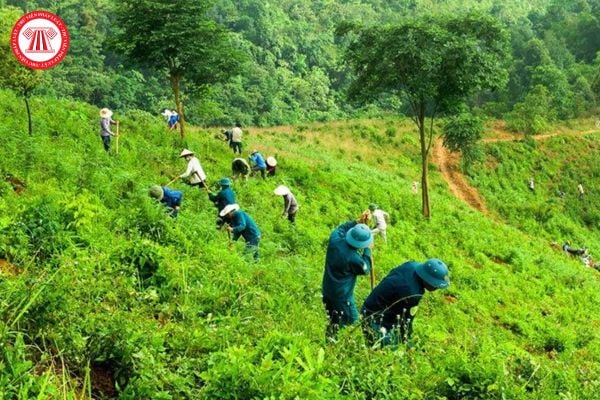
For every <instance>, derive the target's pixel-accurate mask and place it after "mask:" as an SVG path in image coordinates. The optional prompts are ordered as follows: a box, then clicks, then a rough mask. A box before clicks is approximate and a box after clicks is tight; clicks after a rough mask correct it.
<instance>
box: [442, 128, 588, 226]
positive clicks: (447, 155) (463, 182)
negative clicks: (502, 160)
mask: <svg viewBox="0 0 600 400" xmlns="http://www.w3.org/2000/svg"><path fill="white" fill-rule="evenodd" d="M503 128H504V126H502V125H496V126H494V127H493V128H492V131H493V132H494V136H493V137H487V138H484V139H483V142H484V143H494V142H509V141H516V140H521V139H523V135H515V134H511V133H508V132H506V131H505V130H504V129H503ZM595 132H598V129H593V130H588V131H585V132H574V131H565V132H554V133H548V134H544V135H536V136H533V138H534V140H544V139H548V138H551V137H553V136H558V135H563V136H581V135H586V134H589V133H595ZM431 153H432V157H433V162H434V163H435V164H436V165H437V166H438V168H439V170H440V173H441V174H442V177H443V178H444V180H445V181H446V182H447V183H448V186H449V187H450V192H452V194H453V195H454V196H456V197H457V198H459V199H460V200H462V201H464V202H465V203H467V204H468V205H469V206H470V207H472V208H474V209H475V210H478V211H480V212H482V213H484V214H485V215H487V216H492V215H491V213H490V212H489V210H488V209H487V208H486V206H485V201H484V200H483V198H482V197H481V195H480V194H479V192H478V191H477V189H475V188H474V187H473V186H471V185H469V182H467V179H466V178H465V176H464V175H463V174H462V173H461V172H460V169H459V164H460V157H459V155H458V154H456V153H451V152H450V151H449V150H448V149H447V148H445V147H444V145H443V143H442V139H441V138H437V139H436V141H435V142H434V144H433V148H432V152H431Z"/></svg>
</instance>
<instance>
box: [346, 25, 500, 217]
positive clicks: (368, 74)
mask: <svg viewBox="0 0 600 400" xmlns="http://www.w3.org/2000/svg"><path fill="white" fill-rule="evenodd" d="M350 30H351V31H353V32H354V33H355V34H356V35H355V36H354V38H353V40H352V41H351V43H350V45H349V47H348V49H347V51H346V60H347V61H348V63H349V64H350V66H351V67H352V70H353V72H354V74H355V77H354V80H353V82H352V84H351V86H350V92H349V93H350V96H351V97H353V98H356V99H361V100H372V99H375V98H377V97H379V96H380V95H382V94H384V93H385V94H391V95H395V96H399V97H401V98H402V99H403V100H405V101H407V102H408V105H409V106H410V113H411V117H412V119H413V121H414V122H415V124H416V125H417V128H418V130H419V138H420V147H421V164H422V173H421V185H422V211H423V215H424V216H425V217H426V218H429V217H430V207H429V190H428V188H429V185H428V158H429V150H430V148H431V145H432V142H433V135H434V129H433V123H434V120H435V117H436V116H437V115H438V114H439V113H440V112H442V111H444V110H446V109H448V108H449V107H450V106H454V105H456V104H457V103H458V102H461V101H464V100H465V98H467V97H468V96H470V95H471V94H473V93H475V92H476V91H478V90H482V89H486V88H491V89H494V88H497V87H500V86H501V85H504V84H505V82H506V80H507V72H506V70H505V69H504V68H503V64H504V63H503V61H504V58H506V57H507V55H508V51H507V48H508V35H507V34H506V32H505V30H504V29H503V28H502V26H501V25H500V23H499V22H498V21H497V20H495V19H494V18H492V17H488V16H483V15H478V14H469V15H466V16H456V17H455V16H439V15H436V16H429V17H420V18H418V19H411V20H406V21H405V22H402V23H400V24H398V25H394V26H385V27H370V28H356V27H354V28H350Z"/></svg>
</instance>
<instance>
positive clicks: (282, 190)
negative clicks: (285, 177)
mask: <svg viewBox="0 0 600 400" xmlns="http://www.w3.org/2000/svg"><path fill="white" fill-rule="evenodd" d="M273 193H275V194H276V195H277V196H285V195H286V194H290V193H291V191H290V188H288V187H287V186H284V185H279V186H277V187H276V188H275V190H273Z"/></svg>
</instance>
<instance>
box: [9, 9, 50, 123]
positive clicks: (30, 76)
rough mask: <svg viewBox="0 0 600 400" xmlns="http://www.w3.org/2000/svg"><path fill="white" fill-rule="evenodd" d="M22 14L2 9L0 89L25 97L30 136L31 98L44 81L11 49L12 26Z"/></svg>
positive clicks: (39, 72) (15, 10) (13, 10)
mask: <svg viewBox="0 0 600 400" xmlns="http://www.w3.org/2000/svg"><path fill="white" fill-rule="evenodd" d="M21 15H22V12H21V11H20V10H19V9H17V8H13V7H8V8H3V9H0V21H1V22H0V87H5V88H8V89H11V90H14V91H15V92H17V93H18V94H19V95H21V96H23V100H24V101H25V108H26V110H27V126H28V132H29V135H32V134H33V124H32V121H31V107H30V106H29V98H30V97H31V95H32V94H33V91H34V90H35V89H36V88H37V87H39V86H40V85H41V84H42V82H43V81H44V76H43V73H42V71H38V70H33V69H31V68H27V67H25V66H24V65H23V64H21V63H20V62H19V60H17V58H16V57H15V56H14V54H13V53H12V50H11V48H10V32H11V29H12V26H13V25H14V24H15V23H16V22H17V20H18V19H19V18H20V17H21Z"/></svg>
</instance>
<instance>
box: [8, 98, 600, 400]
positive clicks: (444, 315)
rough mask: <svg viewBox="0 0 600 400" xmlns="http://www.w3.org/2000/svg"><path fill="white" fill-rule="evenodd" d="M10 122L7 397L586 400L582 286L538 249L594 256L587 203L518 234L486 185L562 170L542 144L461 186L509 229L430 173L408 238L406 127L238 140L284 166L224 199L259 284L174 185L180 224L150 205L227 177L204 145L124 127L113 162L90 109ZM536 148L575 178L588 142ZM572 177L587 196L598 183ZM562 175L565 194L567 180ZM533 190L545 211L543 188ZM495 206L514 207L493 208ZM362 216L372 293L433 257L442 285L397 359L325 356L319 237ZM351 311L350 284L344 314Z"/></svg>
mask: <svg viewBox="0 0 600 400" xmlns="http://www.w3.org/2000/svg"><path fill="white" fill-rule="evenodd" d="M17 102H18V98H17V97H16V96H15V95H14V94H13V93H11V92H6V91H4V92H0V104H1V106H2V108H3V109H5V110H7V113H6V114H5V117H4V118H3V120H2V124H1V125H0V134H1V135H2V137H3V138H4V147H3V148H4V149H5V150H4V151H3V156H2V158H0V160H1V161H0V170H1V171H2V176H6V175H8V174H10V175H11V176H13V177H16V178H18V179H19V180H20V181H22V182H23V183H24V185H25V189H24V190H22V189H21V190H20V191H19V192H16V191H15V190H14V189H13V184H12V183H11V182H13V181H14V180H12V181H10V182H9V181H3V182H2V184H1V186H0V193H2V196H1V197H0V210H2V211H1V218H0V229H2V236H1V238H0V254H1V257H0V258H1V259H2V262H1V264H0V267H1V268H2V272H1V274H0V294H1V295H0V314H1V318H0V320H1V321H2V322H1V323H0V335H1V336H2V342H3V343H4V346H3V348H2V350H1V353H0V365H1V366H2V368H1V369H0V370H1V371H2V373H0V393H2V397H4V398H20V399H30V398H48V397H51V398H58V397H61V398H63V397H66V398H81V397H90V395H91V396H95V397H104V398H116V397H118V398H123V399H129V398H131V399H133V398H157V399H158V398H164V399H168V398H223V399H228V398H229V399H233V398H295V397H298V398H314V399H317V398H357V399H363V398H381V399H385V398H389V399H398V398H409V399H443V398H447V399H452V398H481V399H496V398H502V397H503V396H504V397H505V398H544V399H563V398H594V396H595V394H596V393H597V391H598V389H599V386H600V381H599V380H598V378H597V377H598V374H599V372H600V370H599V365H600V362H599V361H600V360H599V359H598V354H600V351H599V350H600V348H599V346H600V335H599V334H598V331H597V327H598V319H597V318H596V317H595V315H596V313H595V311H596V310H598V307H599V304H600V294H599V292H598V290H597V287H598V273H597V272H596V271H593V270H591V269H585V268H583V267H582V266H581V263H580V262H579V261H572V260H569V259H568V258H567V257H566V256H565V255H564V254H563V253H562V252H561V251H558V250H553V249H552V248H551V247H550V246H549V243H548V241H549V239H550V238H554V239H556V240H559V239H566V238H569V239H571V240H572V241H573V242H574V243H582V244H583V243H585V244H587V245H588V246H590V248H591V249H592V251H595V250H594V249H597V248H600V247H599V246H600V243H599V242H598V239H597V235H594V234H593V232H597V229H598V228H597V227H595V226H594V225H593V224H588V223H586V221H587V220H588V219H589V216H586V215H592V213H593V212H596V213H597V212H598V208H597V207H598V206H597V204H600V203H599V202H598V201H597V198H596V197H595V196H597V194H596V192H597V187H595V186H593V184H592V183H591V182H590V183H589V184H588V183H587V182H584V184H586V186H587V188H588V191H589V196H590V197H589V199H586V200H584V204H586V207H588V208H587V210H588V214H586V213H581V214H580V213H579V211H581V209H580V208H575V207H574V206H573V207H569V208H565V209H564V214H565V215H564V216H559V215H557V214H558V212H556V213H555V214H554V215H552V216H551V219H550V220H549V222H550V223H541V222H538V221H536V220H535V219H534V217H524V215H525V214H526V213H523V208H524V207H525V206H526V204H532V202H531V201H529V202H527V203H525V202H526V201H528V199H527V198H526V195H530V193H529V192H528V191H527V190H526V188H525V185H524V183H523V184H521V182H517V180H516V179H514V176H511V177H512V178H513V179H511V180H509V181H507V180H505V179H504V178H503V173H502V170H503V168H515V169H518V168H520V167H518V166H517V165H518V164H520V163H522V164H523V165H531V166H534V165H537V166H539V167H544V168H548V171H549V174H550V173H552V172H555V171H558V170H559V169H557V168H554V167H553V166H554V165H559V163H560V162H559V157H549V154H548V153H546V150H543V149H545V148H543V147H541V146H542V144H543V143H544V144H545V143H546V142H543V143H542V142H540V143H539V144H538V143H537V142H536V143H535V145H536V146H537V147H535V149H534V150H533V153H531V152H525V151H524V149H529V147H524V146H530V145H529V144H526V143H525V144H520V143H511V144H508V143H507V144H500V143H497V144H490V145H487V146H488V147H486V148H488V150H489V149H494V148H496V149H497V150H496V151H495V152H494V153H493V154H496V156H497V157H503V158H502V160H501V161H502V162H501V164H494V163H493V159H490V158H489V159H487V160H486V163H485V164H484V165H482V166H481V168H480V169H478V171H479V175H474V176H473V179H474V180H475V181H476V183H477V184H478V185H479V186H480V187H481V189H482V191H483V193H484V195H486V196H489V201H488V202H489V204H490V206H495V205H496V204H495V203H494V198H495V196H498V199H499V201H498V204H499V205H498V206H497V208H496V210H498V213H500V214H501V216H502V220H503V221H504V222H493V221H492V220H491V219H490V218H488V217H486V216H485V215H482V214H480V213H477V212H474V211H472V210H471V209H469V208H468V207H467V206H465V205H464V204H462V203H460V202H459V201H458V200H456V199H455V198H453V197H451V195H450V194H449V192H448V190H447V185H446V183H445V182H443V181H442V180H441V179H440V177H439V176H438V174H436V173H435V169H433V172H434V173H433V174H432V176H431V182H432V186H431V196H432V199H433V200H434V201H433V203H432V204H433V205H434V206H433V218H432V219H431V220H430V221H425V220H423V219H422V217H421V216H420V212H419V199H418V198H417V197H418V196H415V195H413V194H412V193H411V191H410V182H411V181H412V180H414V177H415V176H418V174H419V172H418V171H419V160H420V156H419V146H418V143H417V140H416V137H415V135H414V132H411V131H412V126H413V125H412V123H411V122H410V121H409V120H398V119H395V118H394V119H383V120H378V121H352V122H347V123H342V122H336V123H329V124H308V125H302V126H298V127H288V128H277V129H262V130H261V129H250V130H249V131H247V135H246V143H247V148H252V147H255V146H256V147H259V148H260V149H261V150H262V152H263V153H264V154H267V155H271V154H273V155H275V156H276V157H277V158H278V160H279V166H280V169H279V171H278V176H277V177H276V178H274V179H272V180H267V181H262V180H261V179H254V178H253V179H251V180H250V181H249V182H247V183H240V182H237V183H236V184H235V187H234V188H235V190H236V192H237V194H238V198H239V202H240V204H241V205H242V207H243V209H245V210H247V211H248V212H249V213H250V215H252V216H253V217H254V218H255V220H256V221H257V223H258V224H259V226H260V228H261V229H262V230H263V241H262V242H261V254H262V259H261V262H260V263H259V264H254V263H248V262H246V261H245V260H244V258H243V256H242V254H241V253H242V251H241V250H242V246H243V245H242V244H241V243H239V244H236V246H234V249H233V250H232V251H230V250H228V248H227V237H226V235H225V233H224V232H218V231H216V230H215V229H214V219H215V210H214V207H213V206H212V204H210V203H209V201H208V200H207V198H206V194H205V193H203V192H202V191H198V190H197V189H191V188H187V187H182V186H177V188H178V189H181V190H183V191H184V203H183V209H182V212H181V214H180V215H179V217H178V218H177V220H172V219H171V218H169V217H168V216H167V215H166V214H165V213H164V210H163V209H162V207H161V206H160V205H158V204H156V203H154V202H153V201H151V199H150V197H149V196H148V195H147V190H148V187H149V186H150V185H151V184H154V183H164V182H165V181H167V180H168V179H169V177H171V176H173V175H174V174H176V173H177V172H179V171H180V170H183V168H184V167H185V165H184V164H185V163H183V162H182V161H181V160H180V159H178V158H177V154H178V153H179V151H180V149H181V148H182V147H183V146H185V147H189V148H191V149H193V150H195V151H197V152H198V154H199V156H200V159H201V161H202V163H203V165H204V167H205V169H206V171H207V173H208V175H209V179H210V182H213V183H214V182H216V180H217V179H218V178H220V177H221V176H223V175H227V174H228V173H229V167H230V165H229V163H230V161H231V159H232V154H231V153H230V150H228V149H227V148H226V145H225V144H224V142H222V141H220V140H217V139H216V138H215V136H220V134H218V133H217V132H214V131H212V132H211V131H204V130H199V131H194V132H192V133H191V134H190V135H188V136H187V138H186V140H185V141H182V140H181V139H179V138H178V137H176V136H174V135H173V134H172V133H168V132H167V131H166V129H165V128H164V127H163V123H162V121H161V120H160V119H159V118H157V117H151V116H149V115H147V114H144V113H141V112H137V111H136V112H131V113H129V114H125V115H116V116H115V118H117V119H119V120H121V121H122V125H121V133H122V136H121V151H120V153H119V155H118V156H110V155H108V154H106V153H105V152H104V150H103V149H102V146H101V142H100V139H99V137H98V134H97V126H96V125H97V118H98V117H97V109H96V108H94V107H90V106H86V105H82V104H80V103H74V102H69V101H64V100H61V101H57V100H51V99H48V98H33V99H32V107H33V108H34V110H35V113H34V115H35V121H36V126H40V133H37V134H35V135H34V136H33V137H29V136H28V135H24V134H23V131H22V127H23V124H22V121H21V120H20V119H21V117H19V114H18V113H17V112H15V111H16V109H17V105H16V104H17ZM391 127H393V129H391ZM555 141H563V146H558V143H555ZM547 143H548V144H551V145H552V147H550V148H549V149H548V150H547V151H553V152H554V151H556V153H553V154H559V153H560V151H562V149H563V147H565V146H566V145H567V144H568V145H569V146H572V147H573V148H574V150H573V152H572V153H570V152H569V154H572V155H574V154H577V153H576V152H575V149H579V150H580V149H583V148H586V149H587V153H588V154H589V158H585V160H593V158H594V157H595V156H597V154H598V149H597V146H596V147H594V146H595V143H596V142H595V141H594V136H588V137H583V138H574V137H573V138H572V137H568V136H565V137H560V138H555V139H551V141H550V142H547ZM509 146H510V147H509ZM489 151H490V152H491V151H492V150H489ZM586 157H588V155H586ZM566 158H567V157H565V159H566ZM544 160H551V161H544ZM583 161H584V160H582V164H577V165H579V166H580V167H581V168H582V170H583V171H586V176H587V173H588V172H589V173H592V171H594V168H596V166H595V165H597V163H596V164H594V163H589V164H585V163H583ZM546 163H548V164H546ZM567 165H569V164H563V166H562V168H563V169H562V170H561V172H562V174H563V175H564V176H570V174H574V171H573V170H566V169H567V168H568V167H567ZM540 170H541V169H540ZM486 171H492V172H494V174H491V173H490V174H487V173H486ZM519 171H520V170H519ZM527 173H529V171H527V172H526V173H525V172H524V173H523V175H526V174H527ZM595 173H597V171H596V172H595ZM496 175H498V178H496ZM573 176H576V175H573ZM589 176H592V175H589ZM596 176H597V175H596ZM569 179H571V178H569ZM573 179H574V178H573ZM494 182H498V184H499V185H503V188H504V190H503V191H499V190H496V189H495V188H494V187H493V186H494V184H495V183H494ZM536 182H538V187H540V190H545V189H542V188H543V187H544V186H545V185H547V186H548V189H547V190H548V194H550V187H551V186H550V183H543V178H542V177H541V176H538V175H536ZM548 182H550V180H548ZM280 183H284V184H286V185H289V186H290V187H292V188H293V190H294V192H295V193H296V194H297V196H298V199H299V201H300V202H301V210H300V212H299V215H298V222H297V224H298V226H297V227H296V229H294V228H291V227H290V226H289V224H288V223H287V221H285V220H281V219H278V218H277V217H278V214H279V212H280V208H281V199H280V198H279V197H278V196H274V195H272V190H273V188H274V187H275V186H276V185H277V184H280ZM488 188H489V189H488ZM564 190H565V191H570V189H567V188H566V187H565V189H564ZM502 193H506V194H512V195H513V197H511V198H510V199H511V201H512V203H510V202H506V203H501V201H502V200H504V199H503V198H500V195H501V194H502ZM517 194H520V196H522V197H523V199H522V204H523V206H518V204H519V203H515V202H516V198H518V196H517ZM569 195H570V194H568V195H567V196H569ZM535 196H539V197H536V198H539V199H540V202H541V199H542V197H543V195H542V193H536V195H535ZM547 198H549V199H550V198H552V197H551V196H549V197H547ZM371 201H377V202H378V203H379V204H380V206H381V207H382V208H384V209H386V210H389V211H390V212H391V219H392V225H391V227H390V229H389V232H388V235H389V237H388V239H389V244H388V245H387V247H386V246H384V245H383V244H382V243H379V242H378V243H377V245H376V248H375V253H374V254H375V263H376V269H377V278H378V279H381V278H382V277H383V276H385V274H386V273H387V271H389V269H391V268H392V267H394V266H396V265H398V264H399V263H401V262H403V261H405V260H407V259H417V260H422V259H425V258H427V257H431V256H437V257H441V258H442V259H444V260H445V261H446V262H447V263H448V265H449V266H450V269H451V279H452V285H451V288H450V289H449V290H448V291H446V292H435V293H429V294H428V296H426V298H425V299H424V301H423V302H422V305H421V307H420V308H421V310H420V312H419V316H418V317H417V320H416V321H415V332H414V338H415V339H416V351H414V352H406V351H405V350H399V351H397V352H393V351H387V350H386V351H372V350H370V349H368V348H365V347H364V346H363V343H364V341H363V338H362V335H361V332H360V330H359V329H347V330H345V331H343V333H342V335H341V337H340V340H339V342H338V343H337V344H334V345H327V346H326V345H325V343H324V329H325V323H326V321H325V314H324V310H323V307H322V304H321V300H320V281H321V274H322V268H323V257H324V250H325V243H326V239H327V237H328V235H329V233H330V231H331V229H333V228H334V227H335V226H336V225H337V224H338V223H340V222H342V221H344V220H347V219H351V218H355V217H356V216H357V215H358V214H359V213H360V212H361V211H362V209H363V208H364V207H365V205H366V204H368V203H369V202H371ZM557 201H558V200H557ZM565 201H567V202H570V201H572V202H573V203H572V204H576V202H577V201H578V200H577V199H570V198H569V197H566V198H565ZM500 203H501V204H500ZM511 204H516V206H514V207H510V205H511ZM533 204H535V203H533ZM501 205H502V207H501ZM536 215H539V213H537V214H536ZM536 218H537V217H536ZM560 232H563V234H559V233H560ZM567 233H568V237H567ZM559 236H560V237H559ZM8 263H10V264H8ZM368 291H369V284H368V279H362V280H360V282H359V284H358V286H357V298H358V301H359V302H361V301H362V299H364V298H365V296H366V295H367V294H368Z"/></svg>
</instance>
